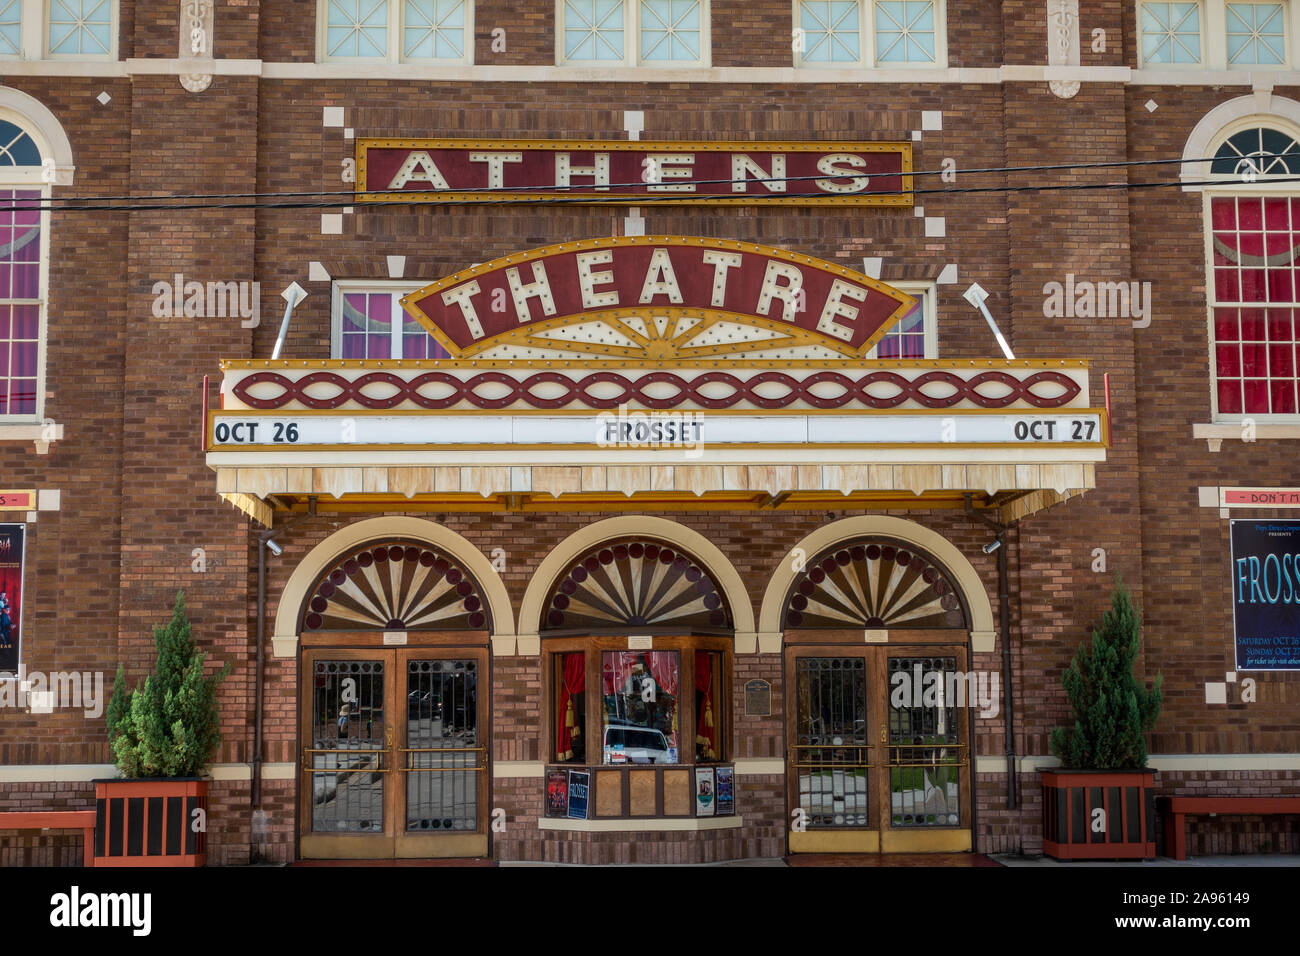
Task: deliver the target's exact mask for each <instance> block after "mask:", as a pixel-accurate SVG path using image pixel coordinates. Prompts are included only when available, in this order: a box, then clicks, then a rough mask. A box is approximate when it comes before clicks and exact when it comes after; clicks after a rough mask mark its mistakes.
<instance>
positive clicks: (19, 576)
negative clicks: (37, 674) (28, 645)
mask: <svg viewBox="0 0 1300 956" xmlns="http://www.w3.org/2000/svg"><path fill="white" fill-rule="evenodd" d="M26 530H27V528H26V525H21V524H0V672H7V673H10V674H16V673H17V672H18V660H19V648H20V644H19V641H21V640H22V626H21V625H22V603H23V548H24V545H25V543H26V541H25V539H26Z"/></svg>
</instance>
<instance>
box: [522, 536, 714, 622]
mask: <svg viewBox="0 0 1300 956" xmlns="http://www.w3.org/2000/svg"><path fill="white" fill-rule="evenodd" d="M619 625H627V626H630V627H680V628H682V629H684V630H691V629H693V628H700V627H708V628H720V627H730V626H731V614H730V611H729V610H728V608H727V605H726V602H725V601H724V600H723V598H722V594H721V592H720V591H719V589H718V586H717V583H716V582H715V581H714V580H713V579H712V578H711V577H710V576H709V574H708V573H707V572H706V571H704V570H703V569H702V568H701V567H700V565H699V563H698V562H697V561H695V559H694V558H692V557H690V556H689V555H687V554H683V553H681V552H680V551H677V550H676V549H674V548H671V547H668V546H667V545H663V544H659V543H657V542H653V541H647V540H628V541H620V542H617V543H610V544H605V545H602V546H601V547H599V548H596V549H594V550H592V551H590V552H588V553H587V554H585V555H583V557H582V558H581V559H580V560H578V561H577V562H576V563H574V564H573V565H572V566H570V568H569V570H568V571H567V572H566V573H565V574H564V576H563V577H562V578H560V581H559V583H558V584H556V585H555V587H554V588H553V589H552V590H551V594H550V597H549V599H548V600H547V603H546V611H545V612H544V618H543V621H542V627H543V628H547V629H551V630H555V629H560V628H564V629H572V628H583V627H592V628H608V627H616V626H619Z"/></svg>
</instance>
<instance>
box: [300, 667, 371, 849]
mask: <svg viewBox="0 0 1300 956" xmlns="http://www.w3.org/2000/svg"><path fill="white" fill-rule="evenodd" d="M313 677H314V680H313V682H312V684H313V688H312V694H313V701H312V732H311V739H312V748H313V750H312V753H311V768H312V771H313V772H312V773H311V775H310V776H311V786H312V802H311V828H312V831H313V832H317V833H383V830H384V776H385V774H384V773H383V772H381V771H382V770H384V769H385V767H384V762H383V751H384V749H385V748H384V732H385V730H386V729H387V725H386V722H385V720H384V662H383V661H327V660H322V661H317V662H316V664H315V667H314V673H313Z"/></svg>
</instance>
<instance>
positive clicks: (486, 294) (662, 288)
mask: <svg viewBox="0 0 1300 956" xmlns="http://www.w3.org/2000/svg"><path fill="white" fill-rule="evenodd" d="M402 305H403V306H404V307H405V308H406V310H407V311H408V312H409V313H410V314H411V315H412V316H414V317H415V318H416V319H417V321H419V322H420V323H421V325H423V326H424V327H425V328H426V329H428V331H429V332H430V334H432V335H433V336H434V338H436V339H437V340H438V341H439V342H440V343H442V345H443V346H444V347H445V348H447V349H448V351H450V352H451V354H452V356H453V357H456V358H464V357H469V356H473V355H477V354H480V353H482V352H484V351H485V350H487V349H489V348H492V347H494V346H497V345H499V344H500V343H502V342H503V341H513V342H515V343H517V344H518V345H521V346H524V345H528V346H534V347H544V348H546V349H552V350H555V349H559V350H565V349H567V350H569V351H581V352H583V353H586V354H588V355H591V356H603V357H607V358H614V357H616V358H638V357H641V358H646V359H649V360H655V359H659V360H667V359H674V360H676V359H686V358H691V357H701V358H702V357H708V356H715V357H716V356H719V355H731V356H734V355H736V354H738V353H740V352H746V351H748V352H753V351H756V350H763V351H765V352H771V351H772V350H774V349H779V348H781V347H785V346H789V347H792V348H808V347H812V348H816V349H819V350H820V351H821V353H822V355H823V357H833V358H841V357H853V358H857V357H863V356H865V355H866V353H867V352H868V351H869V350H870V349H871V348H872V346H874V345H875V344H876V342H877V341H879V339H880V338H881V336H883V335H884V333H885V332H886V331H887V330H888V329H889V327H890V326H891V325H893V324H894V323H895V322H897V321H898V320H899V319H901V318H902V317H903V316H904V315H906V314H907V313H908V312H909V311H911V309H912V308H913V307H914V306H915V305H916V300H915V299H913V298H912V297H911V296H909V295H907V294H905V293H903V292H900V291H898V290H897V289H893V288H891V287H890V286H888V285H885V284H884V283H882V282H878V281H876V280H875V279H872V278H869V277H868V276H865V275H863V274H861V273H859V272H854V271H852V270H850V269H846V268H842V267H840V266H836V265H833V264H832V263H828V262H823V261H821V260H819V259H814V258H812V257H810V256H801V255H796V254H793V253H789V252H785V251H783V250H779V249H772V248H769V247H766V246H759V245H755V244H753V243H740V242H732V241H727V240H718V239H703V238H688V237H681V236H658V237H654V236H652V237H633V238H629V237H615V238H610V239H588V240H581V241H578V242H569V243H563V244H561V245H557V246H547V247H545V248H542V249H535V250H533V251H531V252H524V253H520V254H518V255H513V256H506V257H504V258H501V259H496V260H493V261H492V262H488V263H485V264H483V265H480V266H475V267H473V268H470V269H466V270H462V271H461V272H458V273H456V274H455V275H453V276H450V277H448V278H446V279H442V280H440V281H438V282H434V283H432V284H431V285H428V286H426V287H424V288H423V289H420V290H419V291H417V292H413V293H411V294H410V295H408V296H406V297H405V298H404V299H402ZM669 319H671V320H672V321H671V323H669V322H668V320H669ZM737 322H740V323H743V326H744V328H743V330H742V329H741V328H740V327H739V326H738V325H737ZM723 329H725V330H726V331H725V332H723V331H721V330H723ZM665 330H668V331H666V332H665ZM692 350H694V351H692Z"/></svg>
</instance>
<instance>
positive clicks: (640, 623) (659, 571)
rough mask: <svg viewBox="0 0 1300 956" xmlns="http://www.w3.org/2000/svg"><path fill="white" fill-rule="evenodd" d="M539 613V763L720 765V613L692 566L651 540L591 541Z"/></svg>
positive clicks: (723, 658) (726, 633)
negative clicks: (543, 716)
mask: <svg viewBox="0 0 1300 956" xmlns="http://www.w3.org/2000/svg"><path fill="white" fill-rule="evenodd" d="M542 613H543V620H542V621H541V622H540V633H541V637H542V640H543V644H542V656H543V660H544V662H545V665H546V667H547V672H548V697H549V701H550V705H549V707H548V710H549V715H550V719H549V721H548V724H549V726H548V727H547V728H546V730H545V731H544V733H545V734H546V746H547V750H548V751H549V754H548V759H549V760H550V761H553V762H555V763H560V764H580V765H594V766H609V765H626V766H628V767H631V766H633V765H638V764H664V765H676V766H682V765H685V766H689V765H691V764H716V763H718V762H720V761H724V760H726V759H727V750H728V742H729V741H728V739H727V734H726V724H727V721H728V719H729V715H730V707H729V705H728V701H729V699H730V694H729V691H728V688H729V682H730V673H731V641H732V631H731V628H732V617H731V609H730V608H729V607H728V606H727V601H726V598H725V597H724V595H723V592H722V589H721V588H720V587H719V585H718V582H717V581H716V579H715V578H714V576H713V574H712V573H710V571H709V569H708V568H707V567H706V566H705V565H704V564H703V563H702V562H700V561H698V560H697V559H696V558H695V557H694V556H692V555H690V554H686V553H684V552H682V551H681V549H679V548H676V547H674V546H673V545H671V544H668V543H666V542H663V541H657V540H654V539H652V538H642V537H633V538H624V539H619V540H616V541H606V542H602V543H601V544H599V545H597V546H595V547H593V548H591V549H590V550H588V551H587V552H586V553H584V554H582V555H581V556H580V557H579V558H578V559H577V560H575V561H573V562H572V563H571V564H570V565H569V567H568V568H567V569H566V570H565V572H564V573H563V574H562V575H560V576H559V578H558V580H556V581H555V583H554V584H553V585H552V586H551V589H550V593H549V595H548V599H547V602H546V608H545V610H544V611H543V612H542ZM682 779H685V778H682ZM670 802H671V801H670Z"/></svg>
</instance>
